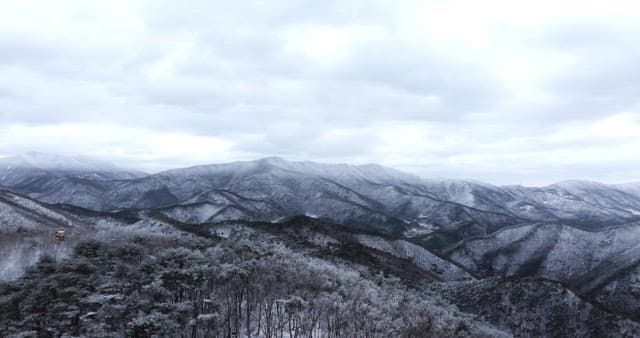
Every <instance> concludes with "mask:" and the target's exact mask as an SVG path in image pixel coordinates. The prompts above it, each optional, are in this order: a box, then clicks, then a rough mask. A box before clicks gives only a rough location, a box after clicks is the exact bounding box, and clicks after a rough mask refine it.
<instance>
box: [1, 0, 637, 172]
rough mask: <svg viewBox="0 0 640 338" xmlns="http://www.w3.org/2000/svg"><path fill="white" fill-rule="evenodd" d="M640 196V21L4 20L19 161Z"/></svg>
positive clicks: (489, 13)
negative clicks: (440, 180) (241, 164)
mask: <svg viewBox="0 0 640 338" xmlns="http://www.w3.org/2000/svg"><path fill="white" fill-rule="evenodd" d="M29 150H35V151H41V152H48V153H57V154H64V155H88V156H93V157H98V158H103V159H107V160H111V161H114V162H117V163H119V164H120V165H123V166H127V167H135V168H140V169H143V170H146V171H150V172H154V171H158V170H162V169H167V168H171V167H179V166H188V165H195V164H202V163H216V162H228V161H234V160H247V159H255V158H260V157H265V156H281V157H284V158H286V159H291V160H314V161H321V162H347V163H369V162H374V163H380V164H384V165H389V166H393V167H396V168H398V169H401V170H405V171H409V172H413V173H416V174H419V175H421V176H425V177H450V178H473V179H477V180H483V181H488V182H492V183H497V184H512V183H519V184H527V185H539V184H546V183H550V182H553V181H559V180H564V179H568V178H580V179H592V180H600V181H604V182H624V181H634V180H640V2H638V1H615V0H608V1H584V0H583V1H529V2H527V3H523V2H519V1H490V0H486V1H384V2H378V1H344V0H339V1H289V2H278V1H271V0H270V1H177V0H174V1H155V0H154V1H131V0H125V1H113V0H111V1H104V2H97V1H91V2H88V1H41V2H32V1H2V11H0V156H5V155H11V154H16V153H22V152H25V151H29Z"/></svg>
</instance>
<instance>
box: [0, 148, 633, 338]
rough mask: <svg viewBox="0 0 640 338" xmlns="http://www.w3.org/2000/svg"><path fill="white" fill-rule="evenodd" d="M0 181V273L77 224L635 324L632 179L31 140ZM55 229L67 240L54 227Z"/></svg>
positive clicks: (599, 328)
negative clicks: (419, 168)
mask: <svg viewBox="0 0 640 338" xmlns="http://www.w3.org/2000/svg"><path fill="white" fill-rule="evenodd" d="M0 187H2V189H3V190H2V191H0V234H1V235H2V240H3V243H4V244H3V246H2V253H3V255H4V256H5V257H10V259H8V260H4V261H3V262H2V263H0V276H1V277H2V278H3V279H5V280H6V279H16V278H18V277H19V276H20V275H21V274H22V273H24V271H25V269H26V268H27V267H28V266H30V265H33V264H36V262H37V260H38V258H39V257H41V256H43V255H51V256H54V257H57V258H58V259H66V257H72V258H73V257H75V256H74V253H73V252H74V251H73V249H72V248H73V245H75V244H76V243H81V242H82V241H84V240H86V239H89V238H92V239H99V240H103V241H108V242H110V243H111V242H118V241H121V240H124V239H126V238H134V237H135V236H143V237H145V238H149V240H150V241H152V242H154V243H156V242H157V243H162V244H154V245H161V246H191V245H200V244H197V243H200V241H201V240H203V238H206V239H211V238H214V239H215V240H216V241H218V240H220V241H223V242H225V241H226V242H233V243H245V242H247V241H248V242H251V243H253V242H256V243H257V242H260V243H262V242H265V241H266V242H273V241H275V242H278V243H281V244H282V245H285V246H287V247H288V248H291V250H294V251H295V252H300V253H304V255H307V254H308V255H312V256H314V257H320V259H323V260H327V261H328V262H334V261H336V260H337V261H338V262H340V264H346V265H345V266H347V267H348V269H353V271H362V269H365V270H370V271H374V272H375V271H378V272H382V273H384V274H389V275H392V276H396V277H397V278H399V279H400V280H402V281H403V283H407V285H412V287H417V288H418V290H422V291H421V292H426V293H427V294H429V295H430V296H429V297H436V296H435V295H438V296H437V297H438V298H442V299H441V301H442V302H445V303H447V304H453V305H456V306H458V308H459V309H460V311H462V312H468V313H471V314H474V315H478V316H479V317H478V320H479V322H476V321H467V322H465V323H467V324H468V325H471V327H472V328H473V330H479V331H477V332H481V331H482V332H489V331H491V330H497V331H496V332H498V331H501V332H502V333H504V334H506V335H507V336H508V335H516V336H556V335H569V336H570V335H571V334H573V333H576V332H577V333H580V334H579V335H581V336H607V335H612V336H620V335H622V336H624V335H627V336H634V335H636V334H638V332H640V331H638V330H640V326H639V324H638V323H637V322H636V321H637V320H640V307H639V306H637V305H636V304H639V303H640V292H638V290H640V189H638V185H637V184H624V185H607V184H601V183H597V182H588V181H565V182H560V183H556V184H552V185H549V186H545V187H523V186H494V185H491V184H486V183H480V182H472V181H461V180H433V179H424V178H420V177H417V176H414V175H410V174H406V173H403V172H400V171H397V170H394V169H391V168H386V167H382V166H378V165H358V166H352V165H343V164H320V163H313V162H289V161H286V160H283V159H281V158H275V157H272V158H264V159H260V160H256V161H247V162H234V163H227V164H212V165H203V166H196V167H190V168H181V169H173V170H169V171H164V172H160V173H157V174H144V173H140V172H135V171H127V170H123V169H119V168H118V167H117V166H114V165H109V164H106V163H102V162H99V161H93V160H89V159H86V158H81V159H69V158H65V157H58V156H54V155H43V154H37V153H30V154H26V155H23V156H19V157H13V158H4V159H1V160H0ZM56 229H65V231H67V232H68V234H69V236H68V238H69V240H68V241H66V242H64V243H62V244H60V243H56V242H54V241H53V240H52V237H51V233H52V232H53V231H54V230H56ZM186 243H192V244H186ZM331 264H334V263H331ZM367 278H368V277H367ZM424 283H427V286H425V285H424ZM416 285H418V286H416ZM428 290H431V291H428ZM539 297H547V298H548V301H547V302H538V301H536V299H538V298H539ZM471 300H473V301H471ZM496 300H497V301H496ZM496 302H497V304H499V308H496V307H495V306H494V304H493V303H496ZM531 304H534V305H531ZM447 316H451V317H447V318H454V317H455V316H457V315H455V314H448V315H447ZM455 318H457V317H455ZM534 319H539V322H537V323H535V324H534V323H530V324H526V325H525V323H529V322H535V320H534ZM467 324H465V325H467ZM16 325H18V324H16ZM185 325H186V324H185ZM252 325H253V324H247V327H248V328H249V329H251V328H252V327H253V326H252ZM487 325H489V326H487ZM550 328H553V329H550ZM183 329H185V330H193V331H194V332H195V331H197V330H198V328H197V325H195V326H189V325H186V326H184V328H183ZM61 330H64V329H61ZM122 330H124V328H123V329H122ZM487 330H488V331H487ZM123 332H124V331H123ZM185 332H186V331H185ZM189 332H191V331H189ZM474 332H475V331H474ZM577 333H576V334H577ZM496 334H497V333H495V332H494V334H489V335H496Z"/></svg>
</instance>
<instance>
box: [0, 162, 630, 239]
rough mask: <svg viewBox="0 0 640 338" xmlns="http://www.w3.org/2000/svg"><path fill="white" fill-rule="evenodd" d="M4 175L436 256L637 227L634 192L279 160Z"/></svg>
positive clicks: (70, 194) (63, 192)
mask: <svg viewBox="0 0 640 338" xmlns="http://www.w3.org/2000/svg"><path fill="white" fill-rule="evenodd" d="M8 163H9V164H8ZM3 168H5V169H4V171H2V170H0V185H3V186H6V187H7V188H8V189H11V190H13V191H17V192H20V193H23V194H26V195H28V196H30V197H33V198H37V199H39V200H42V201H46V202H49V203H65V204H71V205H76V206H80V207H83V208H88V209H93V210H100V211H115V210H128V209H158V210H159V211H160V212H162V213H163V214H164V215H166V216H168V217H171V218H174V219H176V220H178V221H181V222H186V223H194V224H199V223H203V222H216V221H223V220H251V221H273V220H277V219H280V218H283V217H291V216H294V215H310V216H313V217H317V218H325V219H329V220H331V221H334V222H338V223H342V224H348V225H350V226H353V227H356V228H363V229H366V228H368V229H376V230H378V231H384V232H386V233H394V234H399V233H405V234H407V235H408V236H411V237H413V239H414V240H415V241H418V242H421V243H423V244H425V245H428V246H430V247H433V248H444V247H447V246H450V245H451V244H452V243H456V242H458V241H460V240H462V239H465V238H470V237H474V236H483V235H487V234H490V233H492V232H494V231H496V230H498V229H501V228H503V227H507V226H513V225H516V224H522V223H527V222H529V223H531V222H556V223H562V224H570V225H572V226H576V227H579V228H584V229H598V228H602V227H609V226H612V225H619V224H625V223H629V222H634V221H640V195H638V193H637V192H636V191H635V190H634V189H633V187H634V185H628V186H620V185H605V184H600V183H595V182H586V181H567V182H561V183H558V184H554V185H550V186H546V187H541V188H530V187H522V186H504V187H498V186H494V185H490V184H485V183H481V182H475V181H463V180H428V179H422V178H420V177H417V176H414V175H411V174H406V173H403V172H400V171H397V170H395V169H391V168H386V167H382V166H379V165H373V164H369V165H346V164H320V163H314V162H290V161H286V160H283V159H281V158H277V157H270V158H264V159H261V160H256V161H244V162H234V163H227V164H215V165H202V166H195V167H190V168H182V169H174V170H169V171H165V172H161V173H158V174H154V175H141V174H139V173H136V172H128V171H122V170H119V169H117V168H116V167H115V166H111V165H107V164H103V163H100V162H95V161H89V160H86V159H69V160H67V159H66V158H58V157H55V156H52V155H42V154H29V155H26V156H23V157H19V158H13V159H10V160H6V159H5V164H4V165H3Z"/></svg>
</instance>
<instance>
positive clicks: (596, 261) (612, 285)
mask: <svg viewBox="0 0 640 338" xmlns="http://www.w3.org/2000/svg"><path fill="white" fill-rule="evenodd" d="M445 255H446V256H447V257H448V258H449V259H451V260H452V261H454V262H456V263H458V264H461V265H462V266H464V267H465V269H467V270H468V271H472V272H473V273H474V274H476V275H477V276H479V277H490V276H502V277H511V276H518V277H526V276H536V277H544V278H548V279H551V280H555V281H559V282H562V283H564V284H565V285H568V286H569V287H571V289H572V290H575V292H577V293H579V294H581V295H589V296H592V297H596V298H601V299H600V301H602V302H605V303H609V305H610V307H611V308H612V309H615V310H616V311H618V312H622V313H625V314H627V315H629V316H633V317H638V318H640V307H639V306H637V305H635V304H638V302H639V301H640V294H639V293H638V292H637V290H638V289H639V288H640V224H638V223H632V224H627V225H623V226H615V227H609V228H605V229H601V230H597V231H585V230H580V229H577V228H575V227H571V226H566V225H560V224H548V223H547V224H526V225H521V226H516V227H510V228H505V229H502V230H500V231H497V232H495V233H493V234H491V235H488V236H483V237H479V238H472V239H467V240H465V241H463V242H462V243H460V244H458V245H457V246H455V247H453V248H451V249H449V250H447V251H446V252H445ZM604 295H606V297H605V296H604ZM631 300H633V301H631Z"/></svg>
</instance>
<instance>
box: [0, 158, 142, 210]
mask: <svg viewBox="0 0 640 338" xmlns="http://www.w3.org/2000/svg"><path fill="white" fill-rule="evenodd" d="M144 175H145V174H144V173H142V172H138V171H130V170H124V169H120V168H119V167H117V166H115V165H113V164H110V163H107V162H103V161H98V160H94V159H90V158H87V157H69V156H59V155H51V154H44V153H38V152H29V153H25V154H22V155H19V156H13V157H4V158H0V187H5V188H7V189H10V190H13V191H15V192H18V193H22V194H26V195H28V196H30V197H32V198H36V199H39V200H42V201H46V202H51V203H68V204H73V205H78V206H82V207H93V206H95V205H96V204H99V200H100V199H99V196H100V195H101V194H102V193H104V192H105V191H106V190H108V189H109V188H110V185H109V183H108V182H110V181H113V180H123V179H132V178H137V177H141V176H144Z"/></svg>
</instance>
